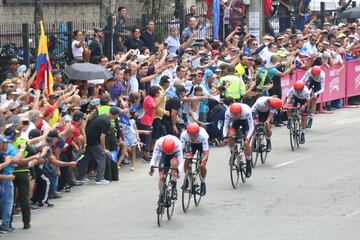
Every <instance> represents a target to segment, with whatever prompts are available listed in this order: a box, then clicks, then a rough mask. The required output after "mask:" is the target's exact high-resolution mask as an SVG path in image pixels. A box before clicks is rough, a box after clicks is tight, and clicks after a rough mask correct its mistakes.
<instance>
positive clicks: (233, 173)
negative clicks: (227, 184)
mask: <svg viewBox="0 0 360 240" xmlns="http://www.w3.org/2000/svg"><path fill="white" fill-rule="evenodd" d="M237 158H238V153H236V152H235V151H234V152H233V153H232V154H231V157H230V179H231V185H232V186H233V188H234V189H236V188H237V187H238V185H239V178H240V174H239V172H240V169H239V168H240V166H239V165H238V163H239V161H238V160H237Z"/></svg>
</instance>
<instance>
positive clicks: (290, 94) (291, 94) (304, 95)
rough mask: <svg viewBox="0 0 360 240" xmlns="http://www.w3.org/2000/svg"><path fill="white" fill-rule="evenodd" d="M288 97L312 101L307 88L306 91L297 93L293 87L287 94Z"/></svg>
mask: <svg viewBox="0 0 360 240" xmlns="http://www.w3.org/2000/svg"><path fill="white" fill-rule="evenodd" d="M287 97H288V98H293V97H296V98H298V99H304V100H306V101H309V100H310V91H309V89H308V88H307V87H306V86H305V87H304V89H303V90H302V91H301V92H300V93H297V92H296V90H295V89H294V87H292V88H290V89H289V91H288V93H287Z"/></svg>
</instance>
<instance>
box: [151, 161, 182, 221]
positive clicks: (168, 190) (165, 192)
mask: <svg viewBox="0 0 360 240" xmlns="http://www.w3.org/2000/svg"><path fill="white" fill-rule="evenodd" d="M155 168H158V169H159V170H160V171H161V172H162V174H164V176H163V178H162V180H161V188H160V193H159V200H158V202H157V208H156V214H157V224H158V226H159V227H160V226H161V222H162V219H163V215H164V213H165V210H166V215H167V219H168V220H169V221H170V220H171V218H172V215H173V213H174V208H175V200H174V199H172V183H171V174H170V172H171V170H174V171H178V169H177V168H171V167H157V166H152V167H151V171H153V170H154V169H155Z"/></svg>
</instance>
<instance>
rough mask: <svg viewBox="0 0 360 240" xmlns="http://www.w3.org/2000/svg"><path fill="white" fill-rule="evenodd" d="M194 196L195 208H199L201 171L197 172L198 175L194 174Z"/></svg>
mask: <svg viewBox="0 0 360 240" xmlns="http://www.w3.org/2000/svg"><path fill="white" fill-rule="evenodd" d="M193 176H194V177H193V179H194V181H193V195H194V203H195V206H199V204H200V201H201V195H200V187H201V185H200V183H201V181H200V171H199V170H197V171H196V173H194V174H193Z"/></svg>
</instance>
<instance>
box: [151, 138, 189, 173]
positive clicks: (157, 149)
mask: <svg viewBox="0 0 360 240" xmlns="http://www.w3.org/2000/svg"><path fill="white" fill-rule="evenodd" d="M167 137H171V138H173V140H174V142H175V150H174V152H173V153H172V154H166V153H165V152H163V150H162V144H163V142H164V139H165V138H167ZM161 155H172V156H175V157H177V159H178V161H179V166H178V170H179V172H182V170H183V167H184V157H183V152H182V146H181V142H180V140H179V139H178V138H177V137H175V136H173V135H166V136H163V137H161V138H159V139H158V140H156V142H155V146H154V151H153V155H152V157H151V161H150V167H151V166H155V164H156V160H157V159H158V157H160V156H161Z"/></svg>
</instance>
